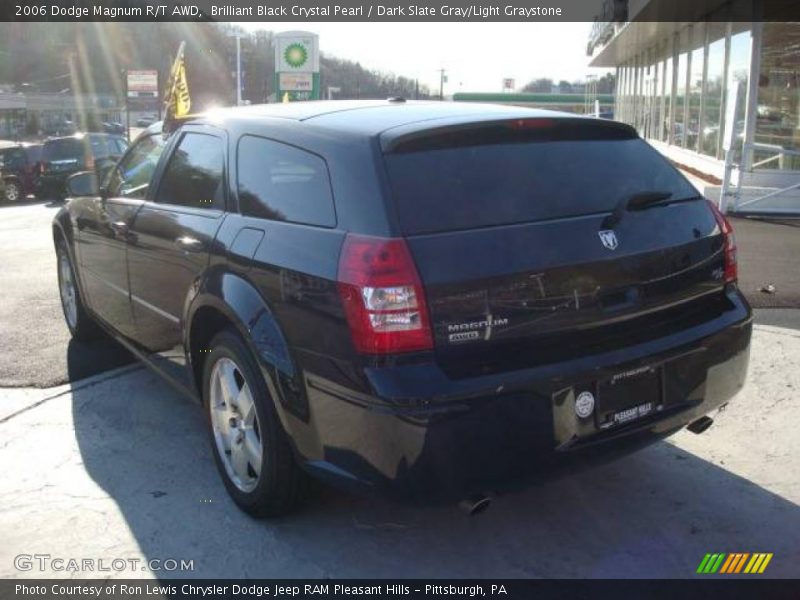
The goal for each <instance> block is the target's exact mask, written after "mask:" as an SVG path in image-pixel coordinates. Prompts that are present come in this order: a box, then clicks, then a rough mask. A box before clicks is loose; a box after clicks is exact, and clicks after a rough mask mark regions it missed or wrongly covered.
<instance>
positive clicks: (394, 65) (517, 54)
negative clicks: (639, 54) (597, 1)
mask: <svg viewBox="0 0 800 600" xmlns="http://www.w3.org/2000/svg"><path fill="white" fill-rule="evenodd" d="M241 25H242V26H243V27H245V28H246V29H250V30H253V29H268V30H271V31H275V32H279V31H291V30H302V31H312V32H314V33H317V34H319V46H320V50H321V51H322V52H323V53H327V54H330V55H333V56H336V57H338V58H346V59H349V60H353V61H358V62H360V63H361V64H362V66H364V67H367V68H369V69H378V70H382V71H390V72H393V73H395V74H397V75H404V76H406V77H411V78H414V77H416V78H418V79H419V80H420V83H421V84H427V85H428V86H430V88H431V89H432V90H435V91H438V88H439V73H438V72H437V69H440V68H444V69H447V72H448V80H449V81H448V83H447V84H445V94H452V93H454V92H458V91H464V92H476V91H482V92H499V91H500V88H501V85H502V80H503V78H505V77H511V78H514V79H515V80H516V85H517V86H518V87H521V86H523V85H525V83H527V82H528V81H530V80H531V79H534V78H537V77H549V78H551V79H554V80H555V81H556V82H557V81H560V80H561V79H566V80H567V81H573V80H576V79H585V77H586V75H587V74H589V73H597V74H599V75H602V74H603V73H605V72H607V69H589V68H588V67H587V62H588V61H587V56H586V41H587V38H588V35H589V29H590V28H591V25H592V24H591V23H585V22H583V23H547V24H537V23H241Z"/></svg>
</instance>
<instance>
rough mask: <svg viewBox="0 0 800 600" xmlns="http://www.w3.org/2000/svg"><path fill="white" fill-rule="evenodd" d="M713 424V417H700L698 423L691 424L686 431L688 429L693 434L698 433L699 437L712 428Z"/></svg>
mask: <svg viewBox="0 0 800 600" xmlns="http://www.w3.org/2000/svg"><path fill="white" fill-rule="evenodd" d="M713 423H714V419H712V418H711V417H700V418H699V419H697V420H696V421H692V422H691V423H689V424H688V425H687V426H686V429H688V430H689V431H691V432H692V433H696V434H697V435H700V434H701V433H703V432H704V431H705V430H706V429H708V428H709V427H711V425H712V424H713Z"/></svg>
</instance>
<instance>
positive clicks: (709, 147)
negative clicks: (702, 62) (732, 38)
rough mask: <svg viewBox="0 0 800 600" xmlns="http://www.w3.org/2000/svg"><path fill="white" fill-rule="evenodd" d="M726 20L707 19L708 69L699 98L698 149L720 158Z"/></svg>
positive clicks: (723, 114)
mask: <svg viewBox="0 0 800 600" xmlns="http://www.w3.org/2000/svg"><path fill="white" fill-rule="evenodd" d="M726 33H727V24H726V23H719V22H709V23H708V40H709V44H708V69H707V71H706V85H705V99H704V102H703V141H702V144H701V146H700V151H701V152H702V153H703V154H706V155H708V156H711V157H714V158H721V157H722V156H721V141H722V136H721V135H720V134H721V133H722V127H724V125H723V121H724V118H725V113H724V106H723V104H724V103H723V100H724V98H725V38H726Z"/></svg>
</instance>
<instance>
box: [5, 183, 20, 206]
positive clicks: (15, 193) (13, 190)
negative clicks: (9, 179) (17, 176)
mask: <svg viewBox="0 0 800 600" xmlns="http://www.w3.org/2000/svg"><path fill="white" fill-rule="evenodd" d="M19 196H20V194H19V187H18V186H17V184H16V183H8V184H6V200H7V201H8V202H16V201H17V200H19Z"/></svg>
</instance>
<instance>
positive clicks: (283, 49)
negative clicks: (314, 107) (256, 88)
mask: <svg viewBox="0 0 800 600" xmlns="http://www.w3.org/2000/svg"><path fill="white" fill-rule="evenodd" d="M275 89H276V90H277V100H278V101H280V100H281V99H283V98H284V97H287V96H288V99H289V100H292V101H294V100H319V97H320V93H319V37H318V36H317V35H316V34H313V33H309V32H306V31H287V32H284V33H279V34H277V35H276V36H275Z"/></svg>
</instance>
